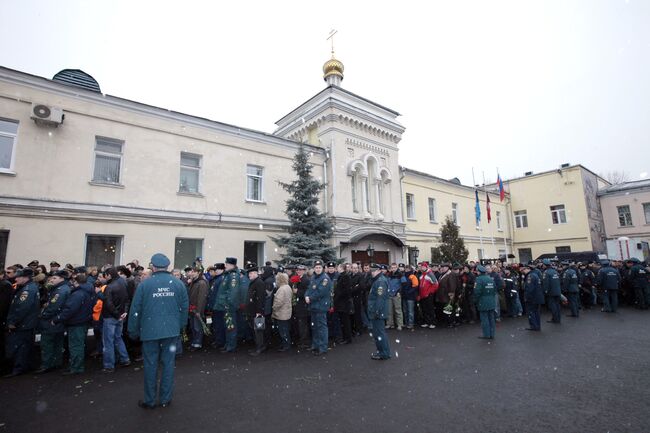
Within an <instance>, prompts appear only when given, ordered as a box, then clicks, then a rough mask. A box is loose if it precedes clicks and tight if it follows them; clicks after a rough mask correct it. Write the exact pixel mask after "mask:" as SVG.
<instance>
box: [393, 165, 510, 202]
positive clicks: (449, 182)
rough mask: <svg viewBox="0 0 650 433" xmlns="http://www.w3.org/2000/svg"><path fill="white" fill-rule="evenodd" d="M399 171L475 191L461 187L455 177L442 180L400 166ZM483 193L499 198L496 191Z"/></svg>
mask: <svg viewBox="0 0 650 433" xmlns="http://www.w3.org/2000/svg"><path fill="white" fill-rule="evenodd" d="M400 170H402V171H403V172H408V173H411V174H414V175H417V176H422V177H426V178H427V179H431V180H434V181H436V182H442V183H446V184H449V185H451V186H455V187H460V188H464V189H467V190H470V191H474V190H475V189H477V188H476V187H473V186H469V185H463V184H461V183H460V180H458V178H457V177H454V178H453V179H443V178H441V177H438V176H434V175H432V174H429V173H424V172H422V171H417V170H413V169H411V168H407V167H403V166H400ZM486 186H487V185H486ZM478 189H479V190H481V189H484V187H481V188H478ZM485 191H486V192H488V193H490V194H492V195H495V196H499V192H498V191H496V192H494V191H487V190H485ZM506 195H508V193H507V192H506Z"/></svg>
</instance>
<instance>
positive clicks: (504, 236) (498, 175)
mask: <svg viewBox="0 0 650 433" xmlns="http://www.w3.org/2000/svg"><path fill="white" fill-rule="evenodd" d="M497 179H501V174H500V173H499V167H497ZM501 182H503V179H501ZM499 188H501V187H500V186H499ZM505 209H506V212H508V206H507V205H506V206H505ZM507 237H508V235H507V233H506V231H505V230H504V231H503V247H504V248H505V249H506V263H507V262H508V242H506V238H507Z"/></svg>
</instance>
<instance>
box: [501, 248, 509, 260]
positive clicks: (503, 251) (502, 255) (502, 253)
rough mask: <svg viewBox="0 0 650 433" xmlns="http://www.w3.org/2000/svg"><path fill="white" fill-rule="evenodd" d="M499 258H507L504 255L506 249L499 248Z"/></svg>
mask: <svg viewBox="0 0 650 433" xmlns="http://www.w3.org/2000/svg"><path fill="white" fill-rule="evenodd" d="M499 258H500V259H506V260H507V259H508V257H506V250H499Z"/></svg>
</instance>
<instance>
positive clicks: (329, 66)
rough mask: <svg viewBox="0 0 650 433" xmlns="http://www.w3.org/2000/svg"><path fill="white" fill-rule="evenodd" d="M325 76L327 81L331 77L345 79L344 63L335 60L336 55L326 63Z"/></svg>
mask: <svg viewBox="0 0 650 433" xmlns="http://www.w3.org/2000/svg"><path fill="white" fill-rule="evenodd" d="M323 74H324V75H323V79H324V80H327V77H329V76H330V75H338V76H339V77H341V79H343V63H341V62H340V61H338V60H336V59H335V58H334V54H332V58H331V59H330V60H328V61H326V62H325V64H324V65H323Z"/></svg>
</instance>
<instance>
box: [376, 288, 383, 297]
mask: <svg viewBox="0 0 650 433" xmlns="http://www.w3.org/2000/svg"><path fill="white" fill-rule="evenodd" d="M383 294H384V288H383V287H381V286H379V287H377V295H379V296H382V295H383Z"/></svg>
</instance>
